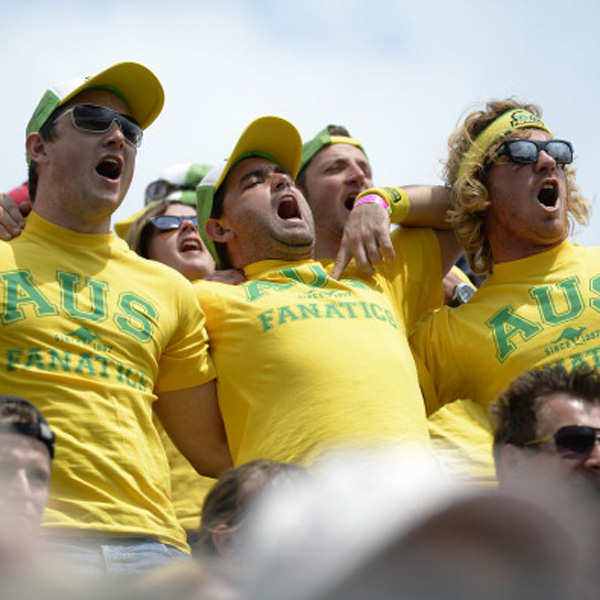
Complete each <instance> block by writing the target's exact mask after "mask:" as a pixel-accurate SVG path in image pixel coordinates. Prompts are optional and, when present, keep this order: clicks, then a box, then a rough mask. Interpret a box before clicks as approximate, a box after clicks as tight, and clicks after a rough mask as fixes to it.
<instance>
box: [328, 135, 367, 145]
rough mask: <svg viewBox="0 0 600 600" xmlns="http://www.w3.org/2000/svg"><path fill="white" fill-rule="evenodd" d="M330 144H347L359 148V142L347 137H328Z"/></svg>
mask: <svg viewBox="0 0 600 600" xmlns="http://www.w3.org/2000/svg"><path fill="white" fill-rule="evenodd" d="M329 143H330V144H349V145H350V146H358V147H359V148H361V145H360V142H359V141H358V140H356V139H354V138H351V137H347V136H345V135H330V136H329Z"/></svg>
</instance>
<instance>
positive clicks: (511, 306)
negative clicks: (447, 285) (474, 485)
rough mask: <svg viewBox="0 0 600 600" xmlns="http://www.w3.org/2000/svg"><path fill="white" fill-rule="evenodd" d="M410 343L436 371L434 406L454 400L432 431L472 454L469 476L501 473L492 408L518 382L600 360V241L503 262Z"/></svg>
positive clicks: (432, 371)
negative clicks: (544, 370)
mask: <svg viewBox="0 0 600 600" xmlns="http://www.w3.org/2000/svg"><path fill="white" fill-rule="evenodd" d="M411 343H412V346H413V349H414V350H415V353H416V354H418V355H419V356H420V358H422V359H423V361H424V364H425V367H426V369H427V371H428V372H429V375H430V376H431V378H432V382H433V385H432V386H427V385H425V386H424V389H425V390H427V389H428V388H429V389H430V390H432V393H430V394H426V396H427V397H426V400H427V406H428V409H429V410H430V411H431V412H433V411H435V410H437V409H438V408H439V407H440V406H442V405H445V406H443V407H442V408H440V409H439V410H438V411H437V412H436V413H435V414H433V415H432V416H431V418H430V428H431V432H432V434H433V435H434V436H435V437H436V439H437V440H438V441H439V442H440V443H445V444H446V445H447V446H449V447H451V448H453V449H454V450H455V451H456V453H457V455H460V456H462V457H464V459H465V462H464V463H463V465H462V466H463V469H464V471H465V474H467V475H469V476H471V477H474V478H476V479H479V480H484V479H488V480H489V479H493V477H494V467H493V458H492V454H491V444H492V435H491V430H490V426H489V421H488V419H487V411H488V408H489V405H490V404H491V403H492V402H493V401H494V400H495V399H496V398H497V396H498V395H499V394H500V393H501V392H502V391H504V390H505V389H506V388H507V387H508V385H509V383H510V382H512V381H513V380H514V379H515V378H516V377H517V376H518V375H520V374H521V373H523V372H524V371H527V370H530V369H533V368H535V367H539V366H543V365H550V364H553V363H560V364H563V365H564V366H565V367H566V368H569V369H570V368H572V367H576V366H577V365H579V364H581V363H584V362H585V363H587V364H589V365H592V366H596V367H597V366H600V248H582V247H580V246H578V245H576V244H572V243H571V242H569V241H568V240H567V241H564V242H563V243H562V244H560V245H559V246H557V247H555V248H553V249H551V250H548V251H546V252H542V253H540V254H536V255H534V256H530V257H528V258H523V259H520V260H515V261H511V262H506V263H500V264H497V265H494V273H493V274H492V275H491V276H490V277H488V278H487V280H486V281H485V282H484V283H483V285H482V286H481V288H480V289H479V290H478V291H477V292H476V293H475V295H474V296H473V298H471V300H470V301H469V302H468V303H467V304H465V305H463V306H460V307H457V308H447V307H444V308H442V309H440V310H439V311H436V312H435V313H434V314H433V315H431V316H429V317H428V318H426V319H424V320H423V322H421V323H420V324H419V326H418V327H417V331H416V333H415V334H414V336H413V337H412V339H411ZM456 399H463V400H459V401H457V402H452V401H453V400H456ZM464 399H469V400H464ZM448 403H451V404H448Z"/></svg>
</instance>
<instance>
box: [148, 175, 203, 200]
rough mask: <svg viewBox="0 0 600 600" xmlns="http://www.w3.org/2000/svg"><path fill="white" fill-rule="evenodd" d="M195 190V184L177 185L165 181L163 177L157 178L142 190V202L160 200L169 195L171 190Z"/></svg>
mask: <svg viewBox="0 0 600 600" xmlns="http://www.w3.org/2000/svg"><path fill="white" fill-rule="evenodd" d="M195 190H196V186H195V185H186V184H183V185H177V184H175V183H171V182H170V181H166V180H165V179H157V180H156V181H153V182H152V183H149V184H148V185H147V186H146V191H145V192H144V204H150V203H151V202H156V201H158V200H162V199H163V198H166V197H167V196H169V194H171V193H172V192H180V191H181V192H183V191H189V192H193V191H195Z"/></svg>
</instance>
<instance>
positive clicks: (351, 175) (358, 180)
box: [346, 162, 367, 188]
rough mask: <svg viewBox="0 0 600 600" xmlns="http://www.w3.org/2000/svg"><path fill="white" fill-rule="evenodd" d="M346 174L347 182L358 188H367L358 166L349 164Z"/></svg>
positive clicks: (363, 175)
mask: <svg viewBox="0 0 600 600" xmlns="http://www.w3.org/2000/svg"><path fill="white" fill-rule="evenodd" d="M346 173H347V181H348V182H350V183H354V184H356V185H358V186H360V187H364V188H366V187H367V184H366V181H367V176H366V174H365V172H364V171H363V169H362V168H361V166H360V165H359V164H357V163H354V162H351V163H350V164H349V165H348V169H347V171H346Z"/></svg>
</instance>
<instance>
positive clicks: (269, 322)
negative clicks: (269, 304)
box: [258, 308, 273, 332]
mask: <svg viewBox="0 0 600 600" xmlns="http://www.w3.org/2000/svg"><path fill="white" fill-rule="evenodd" d="M258 318H259V319H260V322H261V324H262V328H263V332H265V331H268V330H269V329H273V309H272V308H270V309H269V310H265V312H261V313H258Z"/></svg>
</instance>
